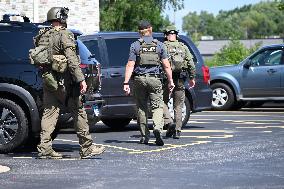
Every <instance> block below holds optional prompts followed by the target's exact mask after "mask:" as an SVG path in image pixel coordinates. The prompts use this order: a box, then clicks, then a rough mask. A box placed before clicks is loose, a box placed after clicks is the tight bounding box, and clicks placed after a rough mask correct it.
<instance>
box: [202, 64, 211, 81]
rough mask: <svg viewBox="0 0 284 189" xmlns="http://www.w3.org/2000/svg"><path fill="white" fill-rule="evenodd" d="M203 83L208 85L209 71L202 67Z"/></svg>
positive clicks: (207, 68)
mask: <svg viewBox="0 0 284 189" xmlns="http://www.w3.org/2000/svg"><path fill="white" fill-rule="evenodd" d="M202 73H203V81H204V83H206V84H209V83H210V71H209V67H208V66H204V65H203V66H202Z"/></svg>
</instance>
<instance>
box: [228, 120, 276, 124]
mask: <svg viewBox="0 0 284 189" xmlns="http://www.w3.org/2000/svg"><path fill="white" fill-rule="evenodd" d="M231 124H239V125H243V124H244V125H245V124H251V125H266V124H267V123H256V122H252V121H251V122H249V121H248V122H247V121H244V122H235V121H233V122H232V123H231ZM269 124H280V123H269Z"/></svg>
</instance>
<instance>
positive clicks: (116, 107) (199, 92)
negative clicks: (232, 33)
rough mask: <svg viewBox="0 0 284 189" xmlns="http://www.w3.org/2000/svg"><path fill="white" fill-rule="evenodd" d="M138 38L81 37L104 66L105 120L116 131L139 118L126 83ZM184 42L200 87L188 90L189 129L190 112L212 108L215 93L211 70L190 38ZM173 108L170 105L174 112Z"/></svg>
mask: <svg viewBox="0 0 284 189" xmlns="http://www.w3.org/2000/svg"><path fill="white" fill-rule="evenodd" d="M153 36H154V38H156V39H158V40H159V41H164V35H163V34H162V33H155V34H154V35H153ZM138 38H139V35H138V33H136V32H110V33H96V34H94V35H85V36H80V37H79V39H80V40H81V41H82V42H83V43H84V44H85V45H86V46H87V47H88V49H89V50H90V51H91V53H92V54H95V56H96V58H97V59H98V61H99V62H100V63H101V64H100V65H101V71H102V75H101V78H102V90H101V92H100V93H101V95H102V98H103V99H104V100H105V104H104V106H103V107H102V109H101V120H102V121H103V123H104V124H106V125H107V126H110V127H113V128H121V127H124V126H126V125H128V124H129V122H130V121H131V120H132V119H133V118H135V117H136V110H135V109H136V106H135V102H134V99H133V97H132V96H125V93H124V91H123V81H124V72H125V65H126V63H127V61H128V55H129V48H130V44H131V43H132V42H134V41H136V40H137V39H138ZM180 40H181V41H182V42H184V43H185V44H186V45H187V46H188V48H189V49H190V51H191V53H192V54H193V56H194V62H195V64H196V69H197V78H196V80H197V83H196V86H195V87H194V89H188V88H186V99H185V103H184V108H183V125H185V124H186V123H187V121H188V119H189V116H190V112H197V111H201V110H206V109H209V108H210V106H211V99H212V91H211V89H210V85H209V79H210V75H209V69H208V67H206V66H205V65H204V62H203V59H202V57H201V55H200V53H199V51H198V49H197V48H196V46H195V45H194V43H193V42H192V41H191V40H190V39H188V38H187V37H186V36H183V35H180ZM171 104H172V103H171V102H170V107H171V111H172V106H171ZM172 112H173V111H172Z"/></svg>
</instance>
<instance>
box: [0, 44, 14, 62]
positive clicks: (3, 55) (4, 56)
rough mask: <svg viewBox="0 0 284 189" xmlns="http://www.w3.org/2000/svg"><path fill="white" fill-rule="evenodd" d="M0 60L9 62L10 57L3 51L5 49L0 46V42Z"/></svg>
mask: <svg viewBox="0 0 284 189" xmlns="http://www.w3.org/2000/svg"><path fill="white" fill-rule="evenodd" d="M0 57H1V58H0V62H10V61H11V60H12V59H11V57H9V55H8V54H7V53H6V52H5V50H4V49H3V48H2V47H1V44H0Z"/></svg>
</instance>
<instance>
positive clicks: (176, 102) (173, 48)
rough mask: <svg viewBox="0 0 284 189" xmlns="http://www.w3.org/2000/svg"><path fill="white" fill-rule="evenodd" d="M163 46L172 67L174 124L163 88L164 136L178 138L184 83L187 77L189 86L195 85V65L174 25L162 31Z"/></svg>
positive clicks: (168, 94)
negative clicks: (179, 39)
mask: <svg viewBox="0 0 284 189" xmlns="http://www.w3.org/2000/svg"><path fill="white" fill-rule="evenodd" d="M164 34H165V39H166V40H165V42H164V44H165V46H166V49H167V53H168V55H169V61H170V64H171V67H172V76H173V80H174V84H175V88H174V90H173V92H172V94H171V96H172V97H173V109H174V117H175V124H174V122H173V119H172V118H171V115H170V113H169V109H168V102H169V99H170V92H169V91H168V90H167V89H166V88H165V89H164V121H165V125H166V127H167V132H166V137H171V136H173V138H174V139H179V138H180V133H181V127H182V107H183V104H184V100H185V89H184V83H185V81H186V80H187V79H189V82H188V83H189V87H190V88H192V87H194V86H195V79H194V78H195V65H194V62H193V59H192V55H191V53H190V51H189V49H188V47H187V46H186V45H185V44H183V43H182V42H179V41H178V40H177V35H178V31H177V30H176V27H175V26H168V27H167V28H166V30H165V31H164Z"/></svg>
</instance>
